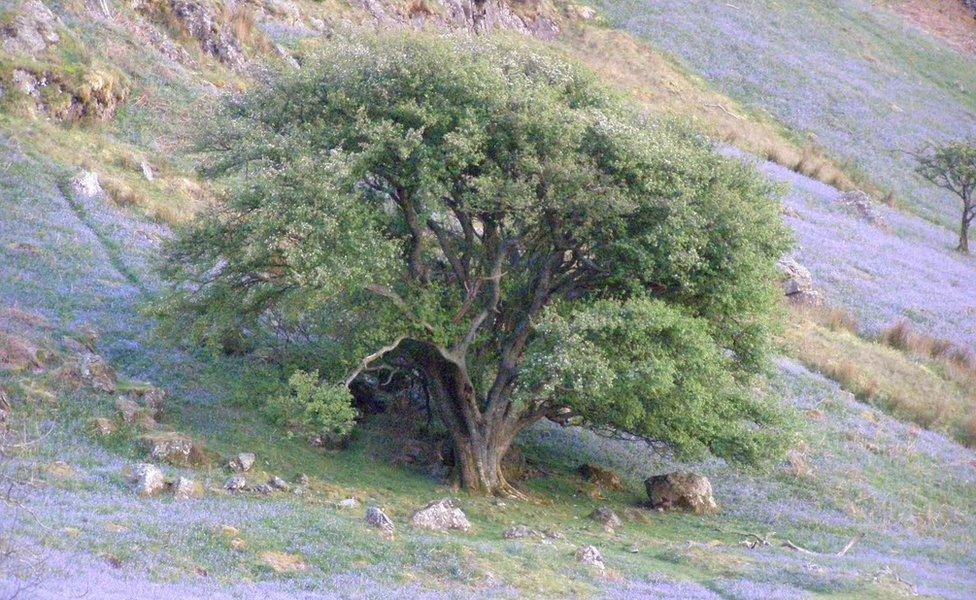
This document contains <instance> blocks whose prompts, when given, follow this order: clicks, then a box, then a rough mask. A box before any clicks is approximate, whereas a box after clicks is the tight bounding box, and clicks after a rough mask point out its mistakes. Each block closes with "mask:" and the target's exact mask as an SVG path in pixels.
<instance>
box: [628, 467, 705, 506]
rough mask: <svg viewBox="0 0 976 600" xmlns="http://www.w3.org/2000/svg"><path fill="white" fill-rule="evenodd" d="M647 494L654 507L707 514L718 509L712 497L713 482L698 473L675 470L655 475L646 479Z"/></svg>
mask: <svg viewBox="0 0 976 600" xmlns="http://www.w3.org/2000/svg"><path fill="white" fill-rule="evenodd" d="M644 487H645V488H646V489H647V496H648V498H649V499H650V501H651V506H652V507H653V508H658V509H662V510H671V509H681V510H688V511H691V512H694V513H699V514H707V513H713V512H716V511H717V510H718V505H717V504H716V503H715V498H713V497H712V484H711V482H710V481H708V479H707V478H706V477H704V476H702V475H698V474H697V473H691V472H688V471H675V472H673V473H667V474H665V475H655V476H653V477H649V478H647V479H646V480H645V481H644Z"/></svg>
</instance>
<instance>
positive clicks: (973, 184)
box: [915, 138, 976, 254]
mask: <svg viewBox="0 0 976 600" xmlns="http://www.w3.org/2000/svg"><path fill="white" fill-rule="evenodd" d="M915 158H916V160H917V161H918V165H917V166H916V169H915V170H916V172H917V173H918V174H919V175H921V176H922V177H923V178H924V179H926V180H927V181H929V182H930V183H932V184H934V185H937V186H938V187H940V188H942V189H944V190H946V191H948V192H952V193H953V194H954V195H956V196H958V197H959V199H960V200H962V217H961V218H960V221H959V245H958V246H956V250H958V251H960V252H965V253H967V254H968V253H969V226H970V225H971V224H972V222H973V219H976V138H972V139H969V140H965V141H956V142H949V143H946V144H942V145H940V146H932V145H926V146H924V147H922V149H921V150H920V151H919V152H917V153H915Z"/></svg>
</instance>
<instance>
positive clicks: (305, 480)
mask: <svg viewBox="0 0 976 600" xmlns="http://www.w3.org/2000/svg"><path fill="white" fill-rule="evenodd" d="M298 483H299V484H300V485H308V475H306V474H305V473H302V474H301V475H299V476H298Z"/></svg>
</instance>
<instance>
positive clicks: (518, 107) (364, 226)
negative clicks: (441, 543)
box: [164, 35, 789, 493]
mask: <svg viewBox="0 0 976 600" xmlns="http://www.w3.org/2000/svg"><path fill="white" fill-rule="evenodd" d="M217 123H218V124H219V126H217V127H213V128H211V130H210V131H209V133H208V134H207V135H206V137H205V138H204V142H203V149H204V150H206V151H207V153H208V156H209V160H208V162H207V172H208V173H209V174H210V175H211V176H213V177H214V178H215V179H216V180H217V181H219V182H220V183H221V185H223V189H224V190H225V192H226V194H225V198H224V200H223V202H221V204H220V206H219V208H218V209H217V210H215V211H214V212H213V213H212V214H210V215H208V216H206V217H204V218H202V219H201V220H199V221H198V222H196V223H194V224H192V225H191V226H190V227H188V228H187V229H186V230H184V231H182V232H181V233H180V235H179V236H177V238H176V239H175V240H174V242H173V243H172V244H171V245H170V246H169V248H168V252H167V257H166V258H167V260H166V263H165V267H164V271H165V275H166V276H167V277H168V278H169V279H170V280H171V281H172V282H174V286H173V288H172V290H173V291H172V293H171V294H170V296H169V297H168V298H167V305H166V306H167V310H168V311H169V312H170V314H171V315H173V318H174V319H177V320H178V322H179V323H180V326H181V328H182V329H181V331H182V332H183V333H184V334H185V333H186V332H189V333H190V334H192V335H193V336H194V337H196V338H200V339H212V340H213V339H218V340H219V339H228V338H234V339H240V340H248V341H249V342H250V343H260V341H261V340H270V339H274V340H277V341H278V342H280V343H283V344H285V345H286V346H287V347H289V348H292V349H293V350H295V351H296V352H303V353H304V354H303V355H304V356H306V357H307V360H308V362H310V363H314V364H312V365H309V366H315V367H321V368H322V373H324V374H325V379H326V381H325V384H324V385H326V386H329V387H330V389H332V390H333V392H334V393H335V394H348V392H347V391H346V388H347V387H348V386H349V385H350V384H351V383H352V382H353V381H354V380H355V379H356V378H357V377H362V376H363V375H364V374H365V373H368V372H374V371H387V372H394V371H395V372H397V373H400V374H402V375H403V376H406V377H409V378H411V379H413V380H415V381H417V382H418V383H419V384H420V385H421V386H422V388H423V390H424V393H425V394H426V395H427V397H428V399H429V400H430V403H431V406H432V407H433V410H434V412H435V413H436V415H437V416H439V417H440V419H441V421H442V422H443V424H444V426H445V427H446V429H447V430H448V432H449V433H450V435H451V439H452V440H453V442H454V446H455V455H456V461H457V465H458V474H459V476H460V478H461V480H462V482H463V483H464V485H465V486H466V487H468V488H471V489H478V490H483V491H487V492H495V493H503V492H507V491H510V487H509V486H508V485H507V483H506V482H505V480H504V478H503V477H502V475H501V470H500V463H501V459H502V457H503V456H504V454H505V452H506V451H507V449H508V448H509V446H510V445H511V443H512V441H513V440H514V438H515V437H516V436H517V435H518V433H519V432H521V431H523V430H524V429H525V428H526V427H528V426H530V425H532V424H533V423H536V422H537V421H538V420H540V419H542V418H545V417H547V416H549V417H553V418H557V417H558V418H560V419H562V420H565V418H566V417H567V416H570V417H571V418H572V421H573V422H581V423H586V424H592V425H600V426H607V427H612V428H615V429H618V430H622V431H627V432H631V433H634V434H637V435H641V436H645V437H648V438H652V439H655V440H660V441H663V442H666V443H668V444H669V445H671V446H672V447H673V448H675V449H676V450H678V451H685V452H692V453H694V452H702V451H705V450H709V451H712V452H714V453H716V454H718V455H720V456H724V457H727V458H730V459H733V460H742V461H754V460H758V459H760V458H762V457H763V456H768V455H770V454H775V452H776V451H777V450H778V449H780V448H781V446H779V445H777V444H780V443H781V442H782V438H780V437H778V434H779V433H780V431H779V428H778V423H779V421H778V413H777V411H775V410H774V409H773V408H772V407H771V406H770V404H769V403H768V402H767V401H766V400H765V399H764V398H763V396H762V394H761V393H759V392H758V391H756V389H754V387H755V386H753V383H754V382H753V378H752V375H753V374H755V373H758V372H759V371H761V369H762V368H763V366H764V362H765V359H766V356H767V352H768V346H769V342H770V331H771V327H772V325H773V321H774V319H773V317H772V315H773V313H774V312H775V309H776V307H777V306H778V302H779V299H778V296H779V293H778V291H777V287H776V285H775V282H776V281H777V273H776V269H775V263H776V260H777V259H778V258H779V257H780V256H781V255H782V254H783V252H784V251H785V250H786V249H787V248H788V245H789V241H788V235H787V233H786V231H785V229H784V226H783V225H782V220H781V217H780V215H779V210H778V205H777V202H776V197H775V194H774V191H773V190H772V188H771V187H770V186H769V185H768V184H767V183H765V182H764V180H763V179H762V178H761V177H760V176H759V175H758V174H756V173H755V172H754V171H752V170H750V169H749V168H747V167H745V166H743V165H741V164H738V163H736V162H734V161H731V160H728V159H725V158H722V157H720V156H718V155H717V154H716V153H715V152H714V149H713V148H712V147H711V146H710V144H709V143H708V142H707V141H706V140H705V139H704V138H702V137H700V136H699V135H697V134H696V133H694V132H691V131H689V130H687V129H684V128H682V127H679V126H677V125H675V124H672V123H669V122H666V121H655V120H648V119H646V118H644V117H642V116H641V115H640V114H639V113H637V112H636V111H634V110H633V109H632V108H630V107H629V105H627V103H626V102H624V101H622V100H620V99H618V98H617V97H615V96H614V95H613V94H612V93H610V92H608V91H607V90H606V89H605V88H604V87H602V86H601V85H599V84H598V83H597V82H596V81H595V79H594V76H593V75H592V74H590V73H589V72H587V71H585V70H584V69H582V68H580V67H578V66H576V65H574V64H572V63H569V62H566V61H565V60H562V59H561V58H559V57H558V56H555V55H553V54H551V53H549V52H547V51H544V50H541V49H539V48H537V47H535V46H527V45H525V43H524V42H515V41H512V40H505V39H494V40H487V39H475V40H472V39H464V38H442V37H425V36H420V37H418V36H415V35H414V36H407V35H404V36H385V37H365V38H362V39H359V40H356V41H353V42H349V41H348V40H347V41H345V42H343V43H342V44H335V45H329V46H328V47H327V48H325V49H324V50H323V51H322V53H321V54H320V55H319V56H318V57H317V58H316V59H315V60H314V61H312V62H311V63H310V64H306V65H305V66H303V68H302V69H301V70H300V71H297V72H291V73H286V74H282V75H279V76H276V77H273V78H271V79H270V81H269V82H268V83H267V84H266V85H265V86H263V87H261V88H259V89H255V90H253V91H250V92H247V93H245V94H243V95H240V96H237V97H234V98H233V99H232V100H231V101H229V102H228V103H227V106H226V107H225V110H224V111H223V113H222V115H221V117H220V118H219V119H218V120H217Z"/></svg>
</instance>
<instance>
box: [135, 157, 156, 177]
mask: <svg viewBox="0 0 976 600" xmlns="http://www.w3.org/2000/svg"><path fill="white" fill-rule="evenodd" d="M139 168H140V169H142V176H143V177H145V178H146V181H152V180H154V179H156V175H155V174H154V173H153V169H152V165H150V164H149V162H148V161H145V160H144V161H142V162H141V163H140V164H139Z"/></svg>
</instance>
